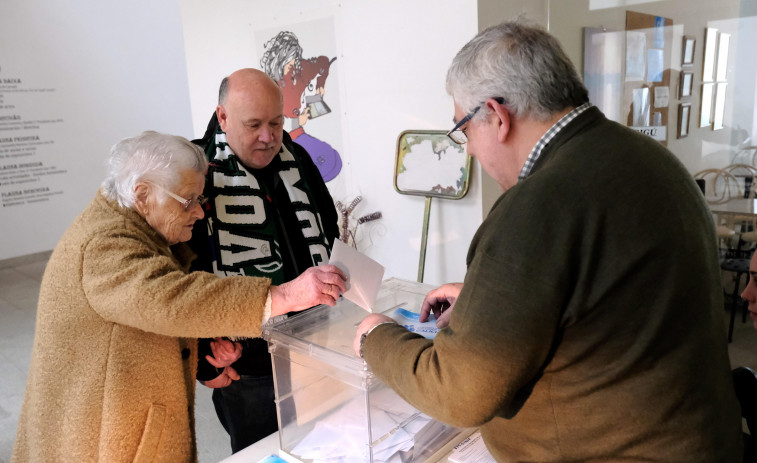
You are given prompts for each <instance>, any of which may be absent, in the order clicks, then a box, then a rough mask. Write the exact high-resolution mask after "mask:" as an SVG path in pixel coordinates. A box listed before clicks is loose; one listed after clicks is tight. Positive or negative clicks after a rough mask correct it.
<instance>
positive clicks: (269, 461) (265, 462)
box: [258, 455, 287, 463]
mask: <svg viewBox="0 0 757 463" xmlns="http://www.w3.org/2000/svg"><path fill="white" fill-rule="evenodd" d="M258 463H287V461H286V460H285V459H283V458H281V457H279V456H276V455H271V456H268V457H265V458H263V459H262V460H260V461H259V462H258Z"/></svg>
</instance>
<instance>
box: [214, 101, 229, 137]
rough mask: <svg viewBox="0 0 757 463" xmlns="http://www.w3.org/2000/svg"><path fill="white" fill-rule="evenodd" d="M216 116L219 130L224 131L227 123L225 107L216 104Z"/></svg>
mask: <svg viewBox="0 0 757 463" xmlns="http://www.w3.org/2000/svg"><path fill="white" fill-rule="evenodd" d="M216 118H218V124H219V125H220V126H221V130H223V131H224V132H225V131H226V124H227V123H228V117H227V115H226V108H224V107H223V106H221V105H218V106H216Z"/></svg>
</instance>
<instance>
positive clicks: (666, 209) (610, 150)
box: [364, 108, 741, 463]
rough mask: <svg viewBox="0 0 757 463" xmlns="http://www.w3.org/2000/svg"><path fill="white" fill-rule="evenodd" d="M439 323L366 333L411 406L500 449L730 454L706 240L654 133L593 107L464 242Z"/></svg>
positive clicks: (686, 181) (728, 387)
mask: <svg viewBox="0 0 757 463" xmlns="http://www.w3.org/2000/svg"><path fill="white" fill-rule="evenodd" d="M467 264H468V271H467V273H466V276H465V285H464V288H463V290H462V292H461V294H460V297H459V299H458V300H457V303H456V305H455V307H454V311H453V315H452V318H451V321H450V324H449V327H448V328H446V329H444V330H442V331H441V332H440V333H439V334H438V335H437V337H436V339H435V340H434V341H433V342H431V341H427V340H425V339H423V338H420V337H418V336H417V335H414V334H412V333H409V332H407V331H405V330H404V329H403V328H401V327H399V326H394V325H382V326H380V327H378V328H377V329H376V330H374V332H373V333H372V334H371V336H369V337H368V338H367V339H366V342H365V346H364V349H365V350H364V352H365V357H366V360H367V361H368V364H369V365H370V366H371V368H372V369H373V371H374V373H375V374H376V375H377V376H378V377H379V378H381V379H382V380H384V381H385V382H386V383H387V384H389V385H390V386H391V387H393V388H394V389H396V390H397V391H398V392H399V393H400V394H401V395H402V396H403V397H405V398H406V399H407V400H408V401H409V402H410V403H412V404H413V405H415V406H416V407H418V408H419V409H420V410H422V411H424V412H426V413H428V414H430V415H432V416H434V417H436V418H438V419H440V420H442V421H445V422H448V423H451V424H454V425H459V426H480V427H481V431H482V434H483V436H484V440H485V442H486V443H487V446H488V447H489V449H490V451H491V453H492V454H493V455H494V456H495V457H496V458H497V460H498V461H532V462H574V461H583V462H588V461H592V462H594V461H596V462H613V461H618V462H620V461H624V462H626V461H644V462H658V461H659V462H663V461H664V462H673V461H677V462H688V463H691V462H702V463H705V462H706V463H712V462H736V461H740V457H741V448H740V447H741V441H740V439H741V434H740V413H739V410H738V405H737V403H736V399H735V395H734V392H733V386H732V383H731V379H730V367H729V361H728V356H727V348H726V338H725V332H724V323H723V301H722V290H721V286H720V273H719V266H718V258H717V249H716V239H715V234H714V227H713V224H712V219H711V217H710V215H709V213H708V209H707V206H706V204H705V202H704V199H703V197H702V195H701V192H700V191H699V190H698V189H697V186H696V184H695V183H694V182H693V180H692V178H691V176H690V175H689V174H688V173H687V172H686V170H685V169H684V168H683V166H682V165H681V164H680V163H679V162H678V161H677V160H676V159H675V158H674V156H673V155H672V154H671V153H670V152H669V151H667V150H666V149H665V148H664V147H662V146H661V145H660V144H659V143H657V142H655V141H653V140H651V139H649V138H647V137H645V136H642V135H639V134H636V133H634V132H632V131H631V130H629V129H627V128H625V127H622V126H621V125H619V124H616V123H614V122H611V121H608V120H607V119H605V117H604V116H603V115H602V114H601V112H599V110H597V109H596V108H592V109H589V110H588V111H586V112H585V113H583V114H582V115H580V116H579V117H578V118H577V119H576V120H574V121H573V122H571V123H570V124H569V125H568V126H567V127H566V128H565V129H563V131H561V132H560V133H559V134H558V135H557V136H556V137H555V138H554V139H553V140H552V141H551V142H550V143H549V144H548V145H547V147H546V148H545V150H544V152H543V154H542V156H541V158H540V159H539V161H538V162H537V164H536V165H535V167H534V169H533V171H532V173H531V175H530V176H529V177H527V178H526V179H525V180H523V181H521V182H519V183H518V184H517V185H516V186H514V187H513V188H511V189H510V190H508V191H507V192H506V193H505V194H503V195H502V196H501V197H500V198H499V199H498V201H497V202H496V204H495V205H494V207H493V209H492V211H491V213H490V214H489V216H488V217H487V218H486V220H485V221H484V222H483V224H482V225H481V227H480V228H479V230H478V231H477V233H476V235H475V237H474V239H473V242H472V243H471V246H470V250H469V254H468V258H467Z"/></svg>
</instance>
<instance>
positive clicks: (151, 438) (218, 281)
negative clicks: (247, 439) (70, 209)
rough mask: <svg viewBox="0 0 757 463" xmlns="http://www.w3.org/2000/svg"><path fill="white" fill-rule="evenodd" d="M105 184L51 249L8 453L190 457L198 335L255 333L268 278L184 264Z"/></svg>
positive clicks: (15, 458) (185, 252) (181, 248)
mask: <svg viewBox="0 0 757 463" xmlns="http://www.w3.org/2000/svg"><path fill="white" fill-rule="evenodd" d="M190 260H191V251H189V248H187V247H186V246H185V245H183V244H179V245H176V246H172V247H171V248H169V246H168V245H167V244H166V242H165V240H164V239H163V238H162V237H161V236H160V235H159V234H158V233H157V232H156V231H155V230H153V229H152V228H151V227H150V226H149V225H148V224H147V222H146V221H145V220H144V219H143V218H142V217H141V216H139V215H138V214H137V213H136V212H134V211H132V210H129V209H124V208H121V207H120V206H119V205H118V204H117V203H115V202H113V201H110V200H108V199H106V198H105V197H104V196H103V195H102V194H101V193H99V192H98V194H97V195H96V197H95V199H94V200H93V201H92V203H91V204H90V205H89V206H88V207H87V208H86V209H85V210H84V212H82V214H81V215H80V216H79V217H78V218H76V220H75V221H74V223H73V224H72V225H71V227H70V228H69V229H68V230H67V231H66V233H65V234H64V235H63V237H62V239H61V240H60V242H59V243H58V245H57V246H56V248H55V250H54V251H53V253H52V256H51V257H50V260H49V262H48V265H47V268H46V270H45V274H44V277H43V279H42V286H41V289H40V295H39V305H38V309H37V321H36V334H35V338H34V349H33V353H32V360H31V366H30V369H29V376H28V380H27V386H26V392H25V396H24V402H23V406H22V410H21V416H20V418H19V422H18V432H17V437H16V442H15V447H14V450H13V455H12V459H11V461H12V462H35V463H37V462H94V461H102V462H108V463H116V462H127V461H128V462H132V461H133V462H143V461H144V462H147V461H149V462H192V461H196V460H197V451H196V444H195V434H194V393H195V372H196V368H197V341H196V338H198V337H204V338H210V337H215V336H259V335H260V332H261V321H262V318H263V307H264V304H265V299H266V294H267V290H268V287H269V285H270V282H269V281H268V280H267V279H262V278H251V277H241V276H240V277H229V278H218V277H216V276H214V275H212V274H210V273H206V272H194V273H190V274H188V273H187V270H188V266H189V262H190Z"/></svg>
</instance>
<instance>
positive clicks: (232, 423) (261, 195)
mask: <svg viewBox="0 0 757 463" xmlns="http://www.w3.org/2000/svg"><path fill="white" fill-rule="evenodd" d="M283 124H284V113H283V97H282V94H281V90H280V89H279V87H278V85H277V84H276V83H275V82H274V81H273V80H272V79H271V78H269V77H268V76H267V75H266V74H265V73H263V72H261V71H258V70H256V69H241V70H239V71H236V72H234V73H232V74H231V75H230V76H228V77H226V78H224V79H223V81H222V82H221V87H220V90H219V96H218V106H217V107H216V112H215V114H214V115H213V117H212V118H211V120H210V123H209V124H208V129H207V131H206V132H205V135H204V137H203V138H202V139H200V140H194V142H195V143H197V144H199V145H200V146H202V147H203V148H204V149H205V153H206V155H207V156H208V160H209V161H210V167H209V168H208V173H207V176H206V181H205V191H204V195H205V197H206V198H209V199H210V200H209V201H208V203H207V205H206V207H205V218H204V219H203V220H202V221H198V223H197V224H196V225H195V227H194V232H193V237H192V241H191V242H190V245H191V246H192V249H193V250H194V251H195V252H196V253H197V254H198V259H197V260H196V261H195V264H194V267H193V269H194V270H204V271H208V272H212V273H215V274H217V275H222V276H224V275H240V274H241V275H252V276H258V277H265V278H270V279H271V280H272V283H273V284H281V283H283V282H286V281H290V280H292V279H294V278H296V277H297V276H298V275H300V274H301V273H302V272H303V271H305V269H307V268H308V267H312V266H317V265H319V264H321V263H328V260H329V254H330V250H331V245H332V244H333V242H334V240H335V239H336V238H337V237H338V235H339V231H338V227H337V212H336V209H335V208H334V203H333V201H332V199H331V195H330V194H329V191H328V189H327V188H326V185H325V183H324V182H323V179H322V178H321V175H320V174H319V172H318V169H317V168H316V166H315V164H313V161H312V160H311V158H310V156H309V155H308V153H307V151H305V149H303V148H302V147H301V146H299V145H297V144H296V143H294V142H292V140H291V138H290V137H289V134H287V133H286V132H284V129H283ZM333 290H334V293H335V294H334V295H333V296H334V297H335V298H337V297H339V289H338V288H334V289H333ZM240 352H241V356H240ZM199 358H200V365H199V369H198V373H197V379H198V380H200V381H201V382H202V383H203V384H205V385H206V386H208V387H212V388H214V391H213V403H214V405H215V408H216V413H217V414H218V418H219V420H220V421H221V424H222V425H223V427H224V428H225V429H226V431H227V432H228V433H229V435H230V436H231V448H232V452H234V453H236V452H238V451H239V450H242V449H244V448H245V447H247V446H249V445H250V444H252V443H254V442H256V441H258V440H260V439H262V438H263V437H265V436H267V435H269V434H271V433H272V432H275V431H276V430H277V428H278V424H277V420H276V407H275V404H274V390H273V375H272V370H271V357H270V354H269V353H268V346H267V343H266V342H265V341H264V340H263V339H261V338H255V339H238V340H228V339H221V338H216V339H215V340H211V339H204V340H202V339H201V340H200V352H199Z"/></svg>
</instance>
